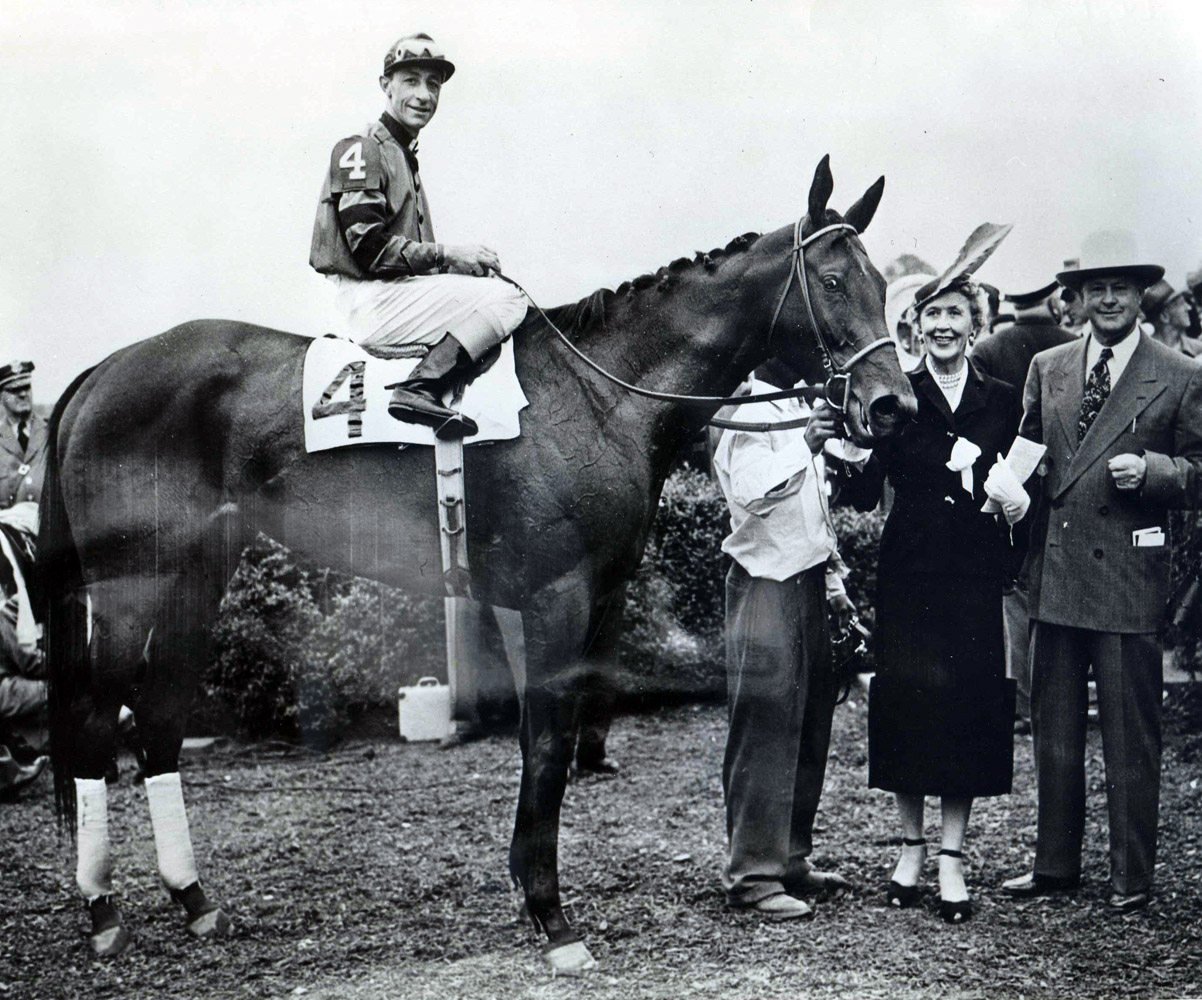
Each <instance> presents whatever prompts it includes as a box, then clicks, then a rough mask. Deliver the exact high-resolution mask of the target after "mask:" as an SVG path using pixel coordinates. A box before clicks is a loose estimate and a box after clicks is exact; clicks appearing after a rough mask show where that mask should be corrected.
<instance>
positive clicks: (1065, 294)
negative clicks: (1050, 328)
mask: <svg viewBox="0 0 1202 1000" xmlns="http://www.w3.org/2000/svg"><path fill="white" fill-rule="evenodd" d="M1056 297H1057V298H1058V299H1059V300H1060V325H1061V326H1062V327H1064V328H1065V329H1066V330H1068V332H1069V333H1071V334H1072V335H1073V336H1074V337H1080V336H1081V335H1082V333H1083V332H1084V330H1085V324H1086V323H1087V322H1089V317H1088V316H1087V315H1086V314H1085V304H1084V303H1083V302H1082V301H1081V296H1080V295H1078V294H1077V293H1076V292H1075V291H1074V290H1073V289H1071V288H1067V287H1061V289H1060V291H1059V292H1058V293H1057V295H1056Z"/></svg>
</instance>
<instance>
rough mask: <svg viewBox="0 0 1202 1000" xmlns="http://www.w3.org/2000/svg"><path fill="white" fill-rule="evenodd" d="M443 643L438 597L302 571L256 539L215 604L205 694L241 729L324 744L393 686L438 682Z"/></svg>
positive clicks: (391, 701) (389, 697) (387, 699)
mask: <svg viewBox="0 0 1202 1000" xmlns="http://www.w3.org/2000/svg"><path fill="white" fill-rule="evenodd" d="M442 643H443V618H442V602H441V600H436V599H430V598H418V597H413V596H411V595H408V594H406V593H404V592H402V591H398V590H393V589H391V588H388V587H384V586H383V585H382V584H377V583H372V582H369V581H366V580H357V579H353V578H350V577H344V576H339V575H337V574H332V573H328V572H325V571H316V570H312V569H306V568H303V567H301V566H298V565H297V564H296V563H295V561H294V560H293V558H292V556H291V554H290V553H289V552H288V550H287V549H285V548H283V547H282V546H280V545H277V544H276V543H274V542H271V541H269V540H267V539H263V540H261V541H260V542H258V543H256V544H255V545H254V546H252V547H251V548H250V549H248V550H247V552H246V554H245V555H244V556H243V559H242V564H241V566H240V567H239V570H238V573H237V574H236V575H235V577H234V579H233V581H232V582H231V584H230V588H229V591H228V592H227V594H226V597H225V600H224V601H223V602H222V609H221V614H220V616H219V618H218V621H217V624H216V626H215V629H214V656H213V662H212V665H211V668H210V670H209V674H208V678H207V682H206V685H205V694H206V695H207V697H208V698H209V699H210V700H216V701H217V702H218V703H220V704H221V705H223V706H224V707H225V708H226V709H227V710H228V713H229V714H230V715H232V716H233V718H234V719H235V720H236V724H237V728H239V729H240V730H242V731H243V732H246V733H248V734H254V735H260V736H267V735H278V736H285V737H296V736H302V737H303V738H304V739H305V741H306V742H308V743H311V744H315V745H324V744H325V743H328V742H329V740H330V739H331V738H332V737H333V736H335V735H336V734H337V733H338V732H340V731H342V730H343V729H344V728H345V727H346V725H347V724H348V723H349V722H350V721H352V720H354V719H355V718H356V717H357V716H358V715H360V714H361V713H362V712H363V711H364V710H365V709H367V708H369V707H373V706H386V705H395V703H396V692H397V688H398V687H399V686H400V685H402V684H412V683H414V682H415V681H416V680H417V679H418V678H419V677H423V676H441V677H442V678H443V679H445V676H446V666H445V660H444V656H443V645H442Z"/></svg>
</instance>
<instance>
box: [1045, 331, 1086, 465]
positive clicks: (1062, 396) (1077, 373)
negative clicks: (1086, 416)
mask: <svg viewBox="0 0 1202 1000" xmlns="http://www.w3.org/2000/svg"><path fill="white" fill-rule="evenodd" d="M1048 390H1049V396H1050V399H1049V402H1050V403H1051V408H1052V411H1053V412H1054V413H1055V415H1056V421H1055V422H1056V427H1057V428H1058V430H1059V432H1060V433H1061V434H1062V435H1063V436H1064V441H1065V444H1066V445H1067V453H1068V454H1070V455H1071V454H1072V453H1073V452H1075V451H1076V450H1077V418H1078V417H1079V416H1080V415H1081V397H1082V396H1084V395H1085V338H1082V339H1081V340H1080V341H1078V342H1077V343H1075V344H1074V345H1073V348H1072V350H1070V351H1066V352H1065V353H1064V354H1063V355H1062V356H1061V357H1060V363H1059V364H1058V365H1056V367H1054V368H1051V369H1049V370H1048ZM1046 443H1049V442H1045V444H1046Z"/></svg>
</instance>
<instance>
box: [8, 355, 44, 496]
mask: <svg viewBox="0 0 1202 1000" xmlns="http://www.w3.org/2000/svg"><path fill="white" fill-rule="evenodd" d="M32 373H33V362H32V361H12V362H9V363H8V364H6V365H2V366H0V508H5V507H11V506H12V505H13V504H17V503H22V502H26V501H32V502H33V503H37V502H38V498H39V497H40V496H41V493H42V477H43V475H44V474H45V471H46V418H45V417H41V416H38V415H37V414H35V413H34V412H33V388H32V379H31V375H32Z"/></svg>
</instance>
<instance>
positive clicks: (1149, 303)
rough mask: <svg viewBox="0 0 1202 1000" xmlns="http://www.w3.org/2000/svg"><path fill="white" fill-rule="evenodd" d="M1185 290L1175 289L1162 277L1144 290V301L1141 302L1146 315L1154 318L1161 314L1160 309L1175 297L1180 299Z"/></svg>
mask: <svg viewBox="0 0 1202 1000" xmlns="http://www.w3.org/2000/svg"><path fill="white" fill-rule="evenodd" d="M1184 294H1185V292H1178V291H1175V290H1174V288H1173V286H1172V285H1170V284H1169V283H1168V282H1167V281H1165V280H1164V278H1161V279H1160V280H1159V281H1157V282H1156V283H1155V284H1153V285H1152V286H1151V287H1150V288H1148V289H1146V290H1145V291H1144V298H1143V302H1142V303H1141V305H1142V307H1143V310H1144V315H1145V316H1147V317H1148V319H1153V318H1155V317H1156V316H1159V315H1160V311H1161V310H1162V309H1163V308H1164V307H1165V306H1167V305H1168V304H1169V303H1170V302H1172V301H1173V300H1174V299H1179V298H1181V296H1183V295H1184Z"/></svg>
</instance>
